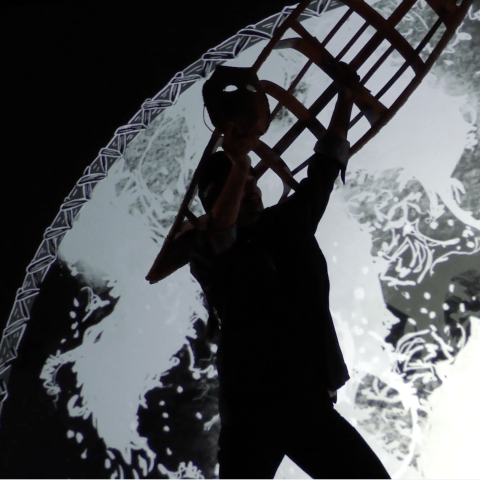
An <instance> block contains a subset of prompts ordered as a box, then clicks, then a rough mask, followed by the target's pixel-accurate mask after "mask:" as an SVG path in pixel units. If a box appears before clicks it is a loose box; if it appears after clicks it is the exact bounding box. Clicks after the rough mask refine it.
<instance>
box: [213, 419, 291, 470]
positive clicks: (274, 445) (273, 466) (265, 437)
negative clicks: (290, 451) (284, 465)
mask: <svg viewBox="0 0 480 480" xmlns="http://www.w3.org/2000/svg"><path fill="white" fill-rule="evenodd" d="M277 440H278V439H277V438H276V435H275V434H273V433H272V432H271V431H270V430H269V429H268V428H258V427H251V428H242V427H240V426H239V427H232V426H222V429H221V432H220V440H219V447H220V448H219V452H218V460H219V463H220V478H273V477H274V476H275V472H276V471H277V468H278V466H279V465H280V463H281V461H282V459H283V455H284V453H282V450H281V446H280V443H279V442H278V441H277Z"/></svg>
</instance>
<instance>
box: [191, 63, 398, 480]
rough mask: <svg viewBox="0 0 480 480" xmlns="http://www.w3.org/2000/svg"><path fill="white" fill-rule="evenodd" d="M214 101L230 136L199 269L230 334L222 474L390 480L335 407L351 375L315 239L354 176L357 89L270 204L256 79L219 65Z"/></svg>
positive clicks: (222, 342)
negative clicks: (256, 159)
mask: <svg viewBox="0 0 480 480" xmlns="http://www.w3.org/2000/svg"><path fill="white" fill-rule="evenodd" d="M349 75H350V76H351V75H353V73H350V71H349V70H347V69H345V76H346V77H348V76H349ZM203 95H204V100H205V104H206V107H207V109H208V112H209V115H210V118H211V120H212V123H213V124H214V125H215V126H216V127H217V128H218V129H219V130H220V131H221V132H222V133H223V134H224V138H223V152H217V153H215V154H213V155H212V156H211V157H210V158H209V159H207V161H206V162H205V163H204V164H203V167H202V170H201V172H200V181H199V196H200V199H201V201H202V203H203V205H204V207H205V210H206V212H207V214H208V222H207V229H206V231H203V232H200V233H199V234H198V238H197V245H196V248H195V252H194V254H193V256H192V258H191V262H190V264H191V272H192V274H193V275H194V276H195V278H196V279H197V280H198V281H199V283H200V284H201V286H202V288H203V290H204V292H205V294H206V297H207V300H208V303H209V307H210V310H211V315H210V318H209V321H208V329H209V331H210V332H213V331H214V330H215V328H216V327H218V328H219V334H218V351H217V359H216V362H217V368H218V374H219V381H220V398H219V405H220V418H221V433H220V439H219V455H218V458H219V463H220V478H273V476H274V475H275V472H276V470H277V468H278V466H279V464H280V462H281V461H282V458H283V456H284V455H288V456H289V457H290V458H291V459H292V460H293V461H294V462H295V463H297V464H298V465H299V466H300V467H301V468H302V469H303V470H304V471H305V472H307V473H308V474H309V475H310V476H312V477H314V478H321V477H324V478H389V476H388V473H387V471H386V470H385V468H384V467H383V465H382V463H381V462H380V460H379V459H378V458H377V456H376V455H375V453H374V452H373V451H372V450H371V449H370V447H369V446H368V445H367V443H366V442H365V441H364V440H363V438H362V437H361V436H360V434H359V433H358V432H357V431H356V430H355V429H354V428H353V427H352V426H351V425H350V424H349V423H348V422H347V421H346V420H345V419H344V418H343V417H341V416H340V415H339V414H338V413H337V412H336V410H335V409H334V405H333V403H334V402H336V391H337V389H339V388H340V387H341V386H342V385H344V384H345V382H346V381H347V380H348V378H349V375H348V371H347V367H346V366H345V363H344V360H343V356H342V353H341V350H340V347H339V344H338V340H337V336H336V333H335V329H334V326H333V322H332V317H331V315H330V311H329V279H328V273H327V264H326V261H325V258H324V256H323V254H322V252H321V250H320V247H319V246H318V243H317V241H316V239H315V236H314V235H315V231H316V229H317V225H318V223H319V221H320V219H321V218H322V215H323V213H324V211H325V209H326V207H327V203H328V200H329V196H330V193H331V191H332V189H333V186H334V181H335V179H336V178H337V176H338V174H339V172H340V171H342V170H343V171H344V170H345V161H346V158H347V155H348V142H347V141H346V136H347V130H348V123H349V120H350V114H351V109H352V104H353V100H354V98H355V93H354V91H353V90H352V89H350V88H349V87H348V82H345V84H342V85H338V99H337V103H336V107H335V110H334V114H333V116H332V119H331V122H330V125H329V127H328V130H327V132H326V133H325V135H324V137H323V138H322V139H321V140H320V141H319V142H318V143H317V145H316V147H315V152H314V154H313V156H312V157H311V159H310V163H309V166H308V176H307V178H305V179H303V180H302V181H301V182H300V184H299V188H298V189H297V190H296V191H295V193H293V194H292V195H291V196H289V197H288V198H287V200H286V201H284V202H283V203H280V204H278V205H275V206H273V207H269V208H264V206H263V203H262V195H261V191H260V189H259V188H258V186H257V182H256V178H255V172H254V170H253V169H252V167H251V163H250V159H249V157H248V153H249V152H250V151H251V150H252V149H254V148H255V147H256V146H257V144H258V142H259V138H260V136H261V135H263V134H264V133H265V132H266V131H267V128H268V124H269V116H270V111H269V107H268V100H267V97H266V94H265V92H264V91H263V89H262V86H261V84H260V83H259V80H258V78H257V77H256V74H255V73H253V72H252V71H251V70H250V69H244V68H232V67H217V69H216V71H215V72H214V74H213V75H212V77H211V78H210V79H209V80H208V81H207V82H206V83H205V86H204V90H203Z"/></svg>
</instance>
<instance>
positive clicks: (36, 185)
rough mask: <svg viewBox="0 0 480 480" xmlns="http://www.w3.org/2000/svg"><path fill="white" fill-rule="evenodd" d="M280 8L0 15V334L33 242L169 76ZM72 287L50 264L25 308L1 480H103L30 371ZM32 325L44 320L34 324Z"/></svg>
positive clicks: (213, 6)
mask: <svg viewBox="0 0 480 480" xmlns="http://www.w3.org/2000/svg"><path fill="white" fill-rule="evenodd" d="M285 3H286V2H285V0H281V1H279V0H273V1H272V0H269V1H268V2H263V3H260V2H258V1H253V0H245V1H241V2H240V1H234V2H232V1H225V2H221V1H218V0H213V1H212V0H209V1H206V2H192V1H187V2H185V1H184V2H179V1H160V0H159V1H157V2H145V1H132V2H130V3H128V4H126V3H119V2H114V1H105V0H97V1H94V2H93V1H92V2H90V1H89V2H80V1H57V2H29V1H28V2H15V4H12V5H10V6H8V7H5V6H4V7H2V10H1V11H0V52H1V59H0V65H1V75H0V78H1V79H2V89H1V92H2V103H1V105H2V107H3V108H2V119H3V122H2V129H1V150H0V151H1V154H2V155H1V158H2V165H1V167H2V168H1V177H0V178H1V180H2V184H1V189H0V191H1V194H2V198H1V201H2V205H3V209H2V212H3V218H2V223H3V229H2V250H1V258H2V268H1V271H2V275H1V283H0V288H1V302H0V328H1V329H2V331H3V327H4V326H5V324H6V322H7V320H8V317H9V314H10V311H11V309H12V307H13V304H14V300H15V293H16V291H17V289H19V288H20V287H21V286H22V283H23V280H24V278H25V273H26V268H27V266H28V265H29V263H30V262H31V261H32V259H33V257H34V255H35V252H36V250H37V248H38V247H39V245H40V243H41V241H42V237H43V233H44V232H45V230H46V228H47V227H49V226H50V225H51V223H52V222H53V220H54V218H55V217H56V215H57V213H58V211H59V209H60V206H61V204H62V203H63V202H64V200H65V197H67V196H68V194H69V193H70V191H71V190H72V188H73V187H74V186H75V184H76V182H77V180H78V179H79V178H80V177H81V176H82V175H83V172H84V170H85V168H87V167H88V166H89V165H90V164H91V163H92V162H93V161H94V160H95V158H96V156H97V154H98V152H99V151H100V150H101V149H102V148H104V147H106V146H107V144H108V143H109V142H110V140H111V139H112V137H113V136H114V134H115V130H116V129H117V128H119V127H121V126H123V125H125V124H127V123H128V122H129V120H130V119H131V118H132V117H133V116H134V115H135V114H136V112H137V111H138V110H139V109H140V108H141V105H142V103H143V102H144V101H145V100H146V99H147V98H152V97H154V96H155V95H156V94H157V93H158V92H159V91H160V90H162V89H163V88H164V87H165V86H166V84H167V83H168V82H169V81H170V80H171V78H172V77H173V76H174V75H175V74H176V73H177V72H179V71H182V70H184V69H185V68H187V67H188V66H189V65H190V64H192V63H194V62H195V61H196V60H198V59H199V58H200V57H201V56H202V54H203V53H205V52H206V51H207V50H208V49H210V48H214V47H216V46H217V45H218V44H220V43H221V42H223V41H224V40H226V39H227V38H229V37H231V36H233V35H235V34H236V33H237V32H238V30H240V29H241V28H244V27H246V26H247V25H249V24H254V23H257V22H258V21H260V20H262V19H264V18H266V17H268V16H269V15H273V14H275V13H277V12H278V11H280V10H281V9H282V8H283V6H284V5H285ZM72 281H73V280H72V279H71V278H70V277H69V276H68V275H67V274H66V273H65V272H63V271H62V269H61V266H59V265H58V264H54V265H53V266H52V268H51V271H50V274H49V275H48V276H47V277H46V280H45V281H44V284H43V285H42V296H41V298H38V299H37V301H36V302H35V304H34V307H33V308H34V310H35V311H36V315H35V318H33V319H32V323H34V324H32V325H29V328H28V329H27V334H26V336H25V338H24V340H23V342H22V344H23V346H24V347H28V349H26V348H23V349H21V350H20V351H19V358H18V359H17V360H16V361H14V362H13V374H12V376H11V378H10V382H9V387H10V388H11V391H10V401H7V402H6V406H5V407H4V410H3V413H2V418H1V420H2V422H1V423H3V425H1V426H0V428H1V430H0V433H2V435H1V437H2V441H4V442H7V443H6V444H4V446H3V447H2V448H3V454H2V461H0V478H2V477H5V475H6V476H7V477H16V478H22V477H23V478H33V477H36V478H65V477H66V476H68V477H70V478H75V477H76V478H88V477H94V478H99V476H100V477H101V476H103V475H106V470H105V467H104V464H103V462H104V459H105V446H104V445H103V444H102V442H101V441H100V440H99V439H98V437H97V436H96V434H95V431H94V430H93V429H92V428H90V430H89V429H88V428H87V429H86V425H87V426H88V425H89V423H88V422H86V423H85V422H79V424H78V425H77V426H75V425H74V424H69V425H70V426H69V427H68V428H74V429H77V430H81V431H82V432H83V435H84V437H85V442H84V444H87V445H88V446H89V447H88V448H89V461H88V462H83V461H82V460H80V450H78V449H79V448H80V447H79V446H75V442H69V441H67V440H66V438H65V428H66V426H65V425H64V424H63V422H64V413H63V407H62V405H64V403H65V401H64V399H62V398H60V399H59V404H58V405H60V407H61V408H57V407H56V406H55V405H54V404H53V403H52V400H51V398H49V397H48V396H47V395H46V394H45V392H44V391H43V390H42V388H41V385H40V382H38V372H37V370H38V369H37V370H36V365H41V364H42V361H41V360H43V361H44V359H45V355H47V354H48V353H49V352H50V353H51V350H52V348H53V347H51V345H50V343H51V342H49V339H50V340H51V341H52V342H54V337H55V338H56V336H58V335H60V334H63V333H62V332H58V331H57V330H58V326H57V323H55V322H56V320H55V318H57V317H58V315H57V316H55V318H53V317H52V316H51V315H50V314H49V312H50V308H49V302H52V301H54V302H55V303H56V309H57V310H58V311H59V312H62V311H64V310H65V309H66V308H69V306H70V304H71V294H72V292H73V291H74V285H73V284H72V285H71V283H72ZM58 282H60V284H59V283H58ZM59 292H60V293H59ZM53 293H55V295H53ZM69 302H70V303H69ZM65 312H66V310H65ZM65 312H64V313H65ZM65 314H66V313H65ZM60 316H61V315H60ZM39 318H42V319H43V321H42V322H38V321H37V322H34V320H38V319H39ZM96 321H100V319H96ZM52 329H55V332H53V330H52ZM64 333H65V332H64ZM52 351H53V350H52ZM46 352H47V353H46ZM34 367H35V368H34ZM62 372H63V373H61V375H59V377H60V378H57V381H58V382H59V383H60V384H62V389H63V390H64V391H65V394H66V395H67V396H68V395H69V396H71V395H72V394H73V393H75V392H76V389H77V388H78V385H75V382H74V381H73V380H72V378H73V379H74V376H73V377H72V376H71V375H68V371H67V373H65V370H63V371H62ZM32 379H35V380H36V381H33V380H32ZM72 382H73V383H72ZM157 403H158V402H157ZM7 407H8V408H7ZM74 423H75V422H74ZM80 423H81V424H80ZM2 427H3V428H2ZM59 452H62V453H61V455H60V456H59ZM2 463H3V465H2Z"/></svg>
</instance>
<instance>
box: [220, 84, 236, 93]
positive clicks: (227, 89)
mask: <svg viewBox="0 0 480 480" xmlns="http://www.w3.org/2000/svg"><path fill="white" fill-rule="evenodd" d="M237 90H238V87H236V86H235V85H227V86H226V87H225V88H224V89H223V91H224V92H236V91H237Z"/></svg>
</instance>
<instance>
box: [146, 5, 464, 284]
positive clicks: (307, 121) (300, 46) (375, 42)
mask: <svg viewBox="0 0 480 480" xmlns="http://www.w3.org/2000/svg"><path fill="white" fill-rule="evenodd" d="M310 1H311V0H302V2H301V3H300V4H299V5H298V6H297V7H296V8H295V9H294V10H293V12H292V13H291V14H290V15H289V16H288V17H287V18H286V19H285V20H284V22H283V23H282V24H281V25H280V26H279V27H278V28H277V29H276V30H275V32H274V34H273V35H272V38H271V39H270V41H269V42H268V43H267V45H266V46H265V48H264V49H263V50H262V52H261V53H260V55H259V57H258V58H257V60H256V61H255V63H254V65H253V67H252V68H253V70H254V71H258V69H259V68H260V66H261V65H262V64H263V63H264V62H265V60H266V59H267V57H268V55H269V54H270V53H271V51H272V50H273V49H283V48H293V49H295V50H297V51H298V52H300V53H302V54H303V55H305V56H306V57H307V62H306V63H305V65H304V67H303V68H302V69H301V71H300V72H299V73H298V74H297V76H296V77H295V79H294V80H293V82H292V83H291V84H290V86H289V87H288V90H285V89H283V88H282V87H280V86H279V85H276V84H275V83H273V82H268V81H262V84H263V86H264V89H265V92H266V93H267V94H268V95H270V96H271V97H272V98H275V99H276V100H277V101H278V104H277V106H276V107H275V109H274V110H273V112H272V116H271V119H272V118H273V117H274V116H275V115H276V114H277V113H278V111H279V110H280V108H281V107H282V106H285V107H286V108H287V109H288V110H289V111H291V112H292V113H293V115H295V117H296V118H297V121H296V122H295V123H294V124H293V125H292V126H291V127H290V129H289V130H288V131H287V132H286V134H285V135H284V136H283V137H282V138H281V139H280V140H279V141H278V142H277V143H276V145H275V146H274V147H273V148H270V147H269V146H268V145H266V144H265V143H263V142H260V144H259V146H258V148H256V149H255V153H256V154H257V155H258V156H259V157H260V159H261V160H260V162H259V164H258V165H256V166H255V169H254V171H255V175H256V176H257V177H258V178H260V177H261V176H262V175H263V174H264V173H265V172H266V171H267V169H268V168H271V169H272V170H273V171H274V172H275V173H276V174H277V175H278V176H279V177H280V178H281V180H282V181H283V188H284V191H283V194H282V197H281V199H280V201H282V200H283V199H285V198H286V197H287V195H288V193H289V192H290V190H291V189H294V190H295V189H296V188H297V187H298V183H297V181H296V180H295V179H294V175H295V174H296V173H298V172H300V171H301V170H302V169H303V168H305V167H306V166H307V165H308V163H309V160H306V161H304V162H303V163H302V164H301V165H299V166H298V167H296V168H295V169H294V170H293V172H292V171H290V169H289V167H288V166H287V165H286V163H285V162H284V161H283V160H282V158H281V155H282V154H283V153H284V152H285V151H286V150H287V149H288V148H289V147H290V146H291V145H292V143H293V142H294V141H295V139H296V138H297V137H298V136H299V135H300V134H301V133H302V132H303V131H304V130H305V129H306V128H308V129H309V130H310V131H311V132H312V134H313V135H314V136H315V137H316V138H320V137H321V136H322V135H323V132H324V131H325V127H324V126H323V125H322V124H321V123H320V122H319V121H318V119H317V116H318V114H319V113H320V112H321V111H322V109H323V108H325V106H326V105H327V104H328V103H329V102H330V101H331V100H332V99H333V98H334V96H335V95H336V94H337V86H336V84H335V82H342V81H345V80H344V79H343V77H342V75H343V71H342V69H340V68H339V67H338V62H339V60H340V59H341V58H343V57H344V56H345V55H346V54H347V52H348V51H350V49H351V48H352V47H353V46H354V45H355V44H356V43H357V41H358V39H359V38H360V36H361V35H362V34H363V33H364V32H365V31H366V29H367V28H368V26H372V27H373V28H374V29H375V30H376V31H375V33H374V34H373V35H372V37H371V38H370V39H369V40H368V41H367V42H366V43H365V45H363V46H362V47H361V49H360V50H359V52H358V53H357V54H356V55H355V57H354V58H353V60H352V61H351V62H350V64H349V65H350V67H351V68H352V69H353V70H355V71H358V70H359V68H360V67H361V66H362V65H364V63H365V62H366V61H367V60H368V59H369V58H370V57H371V55H372V54H373V53H374V52H375V50H376V49H377V48H378V47H379V46H380V45H381V43H382V42H383V41H385V40H387V41H388V42H389V43H390V46H389V47H388V48H387V50H386V51H385V52H384V53H383V54H382V55H381V57H380V58H379V59H378V60H377V61H376V62H375V63H374V65H373V66H372V67H370V69H369V70H368V72H367V74H366V75H365V76H364V77H363V79H361V80H360V81H359V82H356V83H355V82H354V83H355V84H352V85H351V87H352V88H354V89H355V90H356V92H357V93H358V94H359V95H358V97H357V99H356V101H355V103H356V104H357V106H358V107H359V108H360V111H361V113H360V114H359V115H357V116H356V117H355V118H354V119H353V120H352V122H350V128H351V127H352V126H353V125H354V124H355V123H356V122H357V121H358V120H359V119H360V118H361V116H362V115H364V116H365V117H366V118H367V120H369V121H370V123H371V127H370V129H369V130H368V131H367V132H366V133H365V135H363V136H362V138H361V139H360V140H358V141H357V142H356V143H355V145H352V147H351V149H350V155H354V154H355V153H356V152H357V151H358V150H359V149H360V148H361V147H362V146H363V145H365V143H367V142H368V141H369V140H370V139H371V138H372V137H373V136H374V135H376V134H377V133H378V131H379V130H380V129H381V128H382V127H383V126H384V125H385V124H386V123H387V122H388V121H389V120H390V119H391V118H392V117H393V115H394V114H395V113H396V112H397V111H398V109H399V108H400V107H401V106H402V105H403V104H404V103H405V101H406V100H407V98H408V97H409V96H410V95H411V93H412V92H413V90H414V89H415V88H416V87H417V86H418V85H419V83H420V82H421V80H422V79H423V78H424V77H425V75H426V74H427V72H428V71H429V69H430V68H431V67H432V65H433V62H435V60H436V59H437V58H438V57H439V55H440V53H441V52H442V50H443V49H444V48H445V47H446V45H447V42H448V41H449V40H450V39H451V38H452V35H453V34H454V32H455V29H456V28H457V27H458V25H459V24H460V22H461V20H462V19H463V17H464V16H465V15H466V13H467V9H468V8H469V6H470V5H471V3H472V0H462V2H461V4H460V5H456V3H455V0H426V2H427V3H428V5H429V6H430V7H431V8H432V10H433V11H434V12H435V13H436V14H437V15H438V17H439V18H438V19H437V21H436V22H435V24H434V26H433V27H432V28H431V29H430V30H429V32H428V33H427V35H426V36H425V37H424V38H423V40H422V41H421V42H420V44H419V45H418V46H417V47H416V48H413V46H412V45H410V43H409V42H408V41H407V40H406V39H405V38H404V37H403V36H402V35H401V34H400V33H399V32H398V31H397V30H396V28H395V27H396V26H397V25H398V23H399V22H400V21H401V20H402V18H404V16H405V15H406V14H407V13H408V12H409V11H410V9H411V8H412V7H413V6H414V4H415V3H416V1H417V0H403V1H401V2H400V3H399V5H398V6H397V8H396V9H395V10H394V12H393V13H392V14H391V15H390V17H389V18H388V19H384V18H383V17H382V16H381V15H380V14H379V13H378V12H376V11H375V10H374V9H373V8H372V7H371V6H369V5H368V4H366V3H365V2H364V1H363V0H343V3H344V4H345V5H346V6H347V7H348V10H347V11H346V12H345V14H344V15H343V16H342V18H341V19H340V20H339V21H338V22H337V23H336V25H335V26H334V27H333V28H332V30H331V31H330V32H329V33H328V34H327V36H326V37H325V39H324V41H323V43H320V42H319V41H318V40H317V39H316V38H315V37H313V36H312V35H311V34H310V33H309V32H308V31H307V30H306V29H305V28H304V27H303V26H302V25H301V24H300V23H299V22H298V20H297V19H298V18H299V16H300V14H301V13H302V12H303V11H304V10H305V8H306V7H307V6H308V5H309V3H310ZM353 13H356V14H358V15H359V16H360V17H362V18H363V20H364V21H365V23H364V24H363V25H362V27H361V28H360V29H359V30H358V31H357V32H356V34H355V35H354V36H353V38H352V39H351V40H350V41H349V42H348V43H347V45H346V46H345V47H344V48H343V49H342V50H341V52H340V53H339V54H338V55H337V57H336V58H334V57H333V56H332V55H331V54H330V53H329V52H328V50H327V49H326V46H327V44H328V43H329V42H330V41H331V39H332V38H333V37H334V36H335V35H336V34H337V33H338V32H339V31H340V29H341V27H342V25H344V24H345V22H347V20H348V19H349V18H350V17H351V16H352V14H353ZM442 23H443V24H445V27H446V32H445V33H444V34H443V35H442V37H441V39H440V40H439V42H438V43H437V45H436V46H435V48H434V49H433V51H432V52H431V53H430V55H429V56H428V59H427V60H426V61H425V62H424V61H422V59H421V57H420V54H421V52H422V51H423V49H424V48H425V46H426V45H427V43H428V42H429V41H430V39H431V38H432V37H433V35H434V34H435V32H436V31H437V30H438V28H439V27H440V25H441V24H442ZM288 29H292V30H293V31H295V32H296V33H297V34H298V35H299V37H298V38H293V39H286V40H282V37H283V35H284V34H285V32H286V31H287V30H288ZM394 50H396V51H397V52H398V53H399V54H400V55H401V56H402V57H403V58H404V64H403V65H402V66H401V67H400V68H399V69H398V70H397V71H396V73H395V74H394V75H393V77H392V78H390V79H389V81H388V82H387V83H386V84H385V85H384V86H383V87H382V88H381V89H380V91H379V92H378V93H377V94H376V95H375V96H373V95H372V94H371V93H370V92H369V91H368V90H367V89H366V88H365V84H366V82H367V81H368V80H369V79H370V78H371V77H372V75H374V73H375V72H376V71H377V70H378V69H379V68H380V67H381V65H383V63H384V62H385V61H386V60H387V58H388V57H389V56H390V55H391V54H392V52H393V51H394ZM312 64H315V65H317V66H318V67H319V68H321V69H322V70H323V71H324V72H325V73H326V74H327V75H328V76H330V78H332V83H331V84H330V85H329V86H328V87H327V88H326V89H325V90H324V92H323V93H322V94H321V95H320V96H319V97H318V98H317V99H316V100H315V102H314V103H313V104H312V105H311V106H310V107H309V108H306V107H305V106H304V105H302V104H301V103H300V102H299V101H298V100H297V99H296V98H295V97H294V96H293V92H294V90H295V88H296V86H297V85H298V83H299V82H300V80H301V79H302V78H303V77H304V75H305V74H306V72H307V71H308V69H309V68H310V67H311V65H312ZM409 67H411V68H412V70H413V71H414V74H415V75H414V78H413V80H412V81H411V82H410V83H409V85H408V86H407V87H406V88H405V89H404V91H403V92H402V93H401V94H400V95H399V96H398V98H397V99H396V100H395V101H394V103H393V104H392V106H391V107H390V108H386V107H385V106H384V105H383V104H382V103H381V102H380V99H381V97H382V96H383V95H384V94H385V93H386V92H387V91H388V90H389V89H390V88H391V86H392V85H393V84H394V83H395V82H396V81H397V80H398V79H399V78H400V77H401V75H402V74H403V73H404V72H405V70H406V69H407V68H409ZM362 108H363V109H364V111H363V112H362ZM368 111H369V112H370V113H372V112H373V115H370V117H369V116H368V114H367V112H368ZM221 140H222V138H221V134H220V132H218V131H217V130H215V132H213V134H212V137H211V139H210V141H209V143H208V145H207V147H206V148H205V150H204V152H203V155H202V158H201V160H200V163H199V165H198V167H197V169H196V170H195V172H194V175H193V178H192V181H191V183H190V186H189V187H188V189H187V192H186V195H185V198H184V199H183V201H182V204H181V206H180V209H179V212H178V215H177V216H176V217H175V221H174V223H173V225H172V228H171V229H170V232H169V233H168V235H167V237H166V239H165V242H164V244H163V247H162V249H161V251H160V253H159V254H158V256H157V258H156V259H155V262H154V264H153V265H152V268H151V269H150V272H149V274H148V275H147V280H149V281H150V282H151V283H155V282H157V281H159V280H161V279H163V278H165V277H166V276H168V275H170V274H171V273H173V272H174V271H175V270H176V269H178V268H180V267H181V266H183V265H185V264H186V263H187V262H188V258H189V256H188V253H189V251H190V249H191V248H192V246H193V242H194V239H195V231H196V230H198V229H200V230H201V229H205V228H206V221H207V216H206V215H202V216H200V217H197V216H195V215H194V214H193V212H192V211H191V210H190V204H191V202H192V199H193V198H194V196H195V195H196V190H197V183H198V177H199V171H200V169H201V167H202V165H203V163H204V161H205V160H206V158H207V157H208V156H210V155H211V154H212V153H214V152H215V151H216V149H217V148H218V147H219V146H220V145H221ZM185 217H186V218H187V219H188V220H187V221H185V220H184V219H185Z"/></svg>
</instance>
